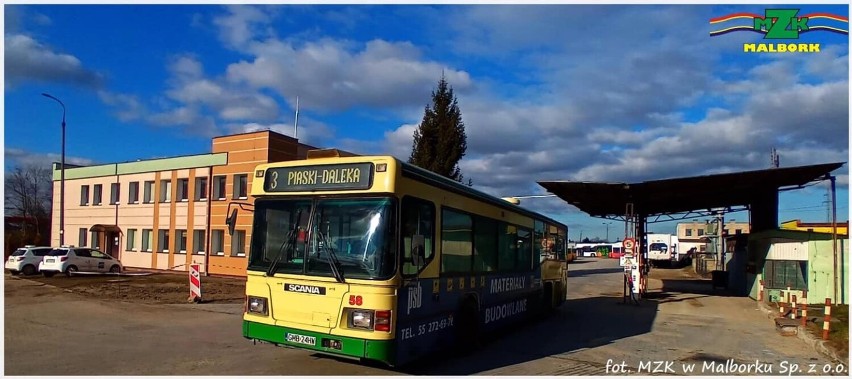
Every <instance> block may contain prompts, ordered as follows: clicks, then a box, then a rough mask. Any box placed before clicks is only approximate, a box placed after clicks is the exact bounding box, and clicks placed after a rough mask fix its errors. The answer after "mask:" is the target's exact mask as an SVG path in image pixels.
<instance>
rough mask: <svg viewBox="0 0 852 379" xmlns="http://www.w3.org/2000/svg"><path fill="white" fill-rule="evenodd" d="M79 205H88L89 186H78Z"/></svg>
mask: <svg viewBox="0 0 852 379" xmlns="http://www.w3.org/2000/svg"><path fill="white" fill-rule="evenodd" d="M80 205H89V186H80Z"/></svg>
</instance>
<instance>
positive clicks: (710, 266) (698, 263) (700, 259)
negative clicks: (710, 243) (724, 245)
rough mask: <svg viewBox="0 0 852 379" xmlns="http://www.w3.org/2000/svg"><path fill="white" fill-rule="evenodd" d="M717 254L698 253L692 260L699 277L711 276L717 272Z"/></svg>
mask: <svg viewBox="0 0 852 379" xmlns="http://www.w3.org/2000/svg"><path fill="white" fill-rule="evenodd" d="M716 263H717V262H716V253H696V254H695V256H694V257H693V259H692V267H693V269H695V273H697V274H699V275H710V273H711V272H713V271H715V270H716Z"/></svg>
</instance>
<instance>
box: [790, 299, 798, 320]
mask: <svg viewBox="0 0 852 379" xmlns="http://www.w3.org/2000/svg"><path fill="white" fill-rule="evenodd" d="M790 310H791V312H790V318H791V319H793V320H795V319H796V315H797V314H798V313H799V312H798V309H797V308H796V295H793V303H792V306H791V307H790Z"/></svg>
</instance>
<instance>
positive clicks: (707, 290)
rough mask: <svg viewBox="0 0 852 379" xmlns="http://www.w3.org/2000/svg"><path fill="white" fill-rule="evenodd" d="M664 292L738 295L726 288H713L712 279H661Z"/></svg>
mask: <svg viewBox="0 0 852 379" xmlns="http://www.w3.org/2000/svg"><path fill="white" fill-rule="evenodd" d="M660 280H661V281H662V282H663V287H662V289H661V291H662V292H663V293H691V294H699V295H708V296H724V297H731V296H737V295H735V294H733V293H732V292H731V291H729V290H728V289H725V288H721V287H719V288H715V289H714V288H713V281H712V280H710V279H660Z"/></svg>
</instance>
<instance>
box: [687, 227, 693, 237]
mask: <svg viewBox="0 0 852 379" xmlns="http://www.w3.org/2000/svg"><path fill="white" fill-rule="evenodd" d="M686 236H687V237H692V229H689V228H686Z"/></svg>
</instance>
